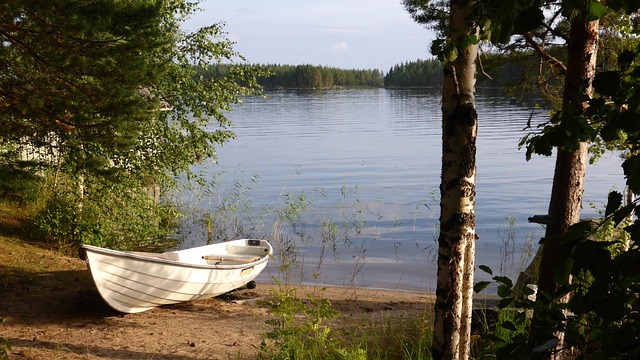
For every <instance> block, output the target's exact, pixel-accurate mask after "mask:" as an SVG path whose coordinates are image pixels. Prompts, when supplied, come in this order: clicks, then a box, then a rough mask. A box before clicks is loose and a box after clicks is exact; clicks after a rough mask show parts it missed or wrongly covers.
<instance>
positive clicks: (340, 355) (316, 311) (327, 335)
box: [259, 284, 367, 360]
mask: <svg viewBox="0 0 640 360" xmlns="http://www.w3.org/2000/svg"><path fill="white" fill-rule="evenodd" d="M272 296H273V298H274V299H273V300H270V301H268V302H267V305H268V306H269V307H270V308H271V310H272V311H273V313H274V315H275V316H276V318H275V319H270V320H267V321H266V323H267V324H268V325H271V326H272V327H273V330H271V331H270V332H269V333H267V338H268V339H270V340H273V341H274V343H272V344H269V343H268V342H267V340H265V341H263V342H262V346H261V348H260V356H259V358H261V359H344V360H347V359H362V360H364V359H366V358H367V357H366V351H364V350H363V349H360V348H357V347H355V348H347V347H343V346H341V344H340V343H339V342H338V338H336V336H335V335H334V333H333V332H332V331H331V329H330V327H329V326H328V325H326V324H325V322H326V321H328V320H330V319H332V318H334V317H336V316H337V315H338V312H337V311H336V310H334V309H333V308H332V307H331V302H330V301H329V300H327V299H323V300H319V299H316V298H314V297H313V296H311V295H308V299H307V300H308V301H307V302H306V303H305V302H304V301H303V300H302V299H300V298H299V297H297V296H296V294H295V289H286V288H285V287H283V286H282V284H279V289H278V291H275V290H274V291H272Z"/></svg>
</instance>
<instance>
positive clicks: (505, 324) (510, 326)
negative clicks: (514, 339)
mask: <svg viewBox="0 0 640 360" xmlns="http://www.w3.org/2000/svg"><path fill="white" fill-rule="evenodd" d="M500 326H501V327H503V328H505V329H507V330H511V331H518V328H516V326H515V325H514V324H513V323H512V322H511V321H505V322H503V323H502V324H500Z"/></svg>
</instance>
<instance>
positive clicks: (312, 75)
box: [204, 64, 384, 89]
mask: <svg viewBox="0 0 640 360" xmlns="http://www.w3.org/2000/svg"><path fill="white" fill-rule="evenodd" d="M253 66H258V67H260V68H261V69H263V70H264V71H265V72H267V73H268V74H270V75H268V76H265V77H260V78H259V79H258V83H259V84H260V85H262V86H263V87H264V88H266V89H278V88H285V89H300V88H302V89H314V88H315V89H326V88H332V87H336V86H383V85H384V78H383V74H382V72H381V71H380V70H377V69H374V70H357V69H350V70H344V69H338V68H332V67H326V66H314V65H253ZM229 69H230V67H229V65H226V64H216V65H211V66H210V67H209V68H208V69H205V70H204V71H205V75H206V76H213V77H218V76H225V74H228V73H229Z"/></svg>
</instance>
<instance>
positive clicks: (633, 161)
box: [622, 155, 640, 194]
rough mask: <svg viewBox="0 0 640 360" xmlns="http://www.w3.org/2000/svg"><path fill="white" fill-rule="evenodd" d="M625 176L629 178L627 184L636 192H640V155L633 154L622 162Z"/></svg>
mask: <svg viewBox="0 0 640 360" xmlns="http://www.w3.org/2000/svg"><path fill="white" fill-rule="evenodd" d="M622 169H623V170H624V176H625V177H626V178H627V185H628V186H629V189H631V191H633V192H634V193H636V194H637V193H640V157H639V156H638V155H634V156H631V157H630V158H628V159H627V160H625V161H624V162H623V163H622Z"/></svg>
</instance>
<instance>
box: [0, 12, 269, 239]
mask: <svg viewBox="0 0 640 360" xmlns="http://www.w3.org/2000/svg"><path fill="white" fill-rule="evenodd" d="M196 11H198V3H197V2H191V1H186V0H154V1H140V0H132V1H124V2H123V1H118V0H96V1H90V2H84V1H76V0H59V1H55V2H52V3H50V4H47V6H43V5H42V2H41V1H36V0H8V1H5V2H4V3H3V4H2V5H0V67H1V68H2V69H3V72H2V74H1V75H0V144H2V145H1V146H2V149H1V150H2V151H0V167H3V168H5V167H7V168H10V169H11V171H10V172H9V173H11V172H17V171H26V172H36V171H38V170H50V171H53V172H54V173H55V175H54V179H56V181H55V182H54V184H57V183H58V179H62V178H68V179H73V180H71V181H73V182H75V187H76V189H75V190H71V189H69V192H68V194H67V195H69V196H70V197H69V198H68V199H67V200H65V201H68V202H69V203H70V204H74V203H75V204H78V203H79V204H82V205H80V207H81V208H82V209H83V210H82V211H78V212H77V214H75V215H74V216H72V217H73V218H74V219H73V220H71V221H72V222H75V223H73V224H71V226H70V228H71V230H72V231H71V230H70V233H74V234H76V235H77V234H79V233H82V232H83V231H82V227H81V226H79V222H82V221H87V220H88V218H89V217H90V216H89V214H90V211H89V209H91V204H92V202H94V201H95V202H96V203H95V204H97V201H98V199H104V200H105V201H107V200H109V199H110V200H109V201H114V199H118V198H121V197H123V196H131V197H132V199H129V200H131V201H129V202H127V204H130V203H133V202H139V201H140V199H142V198H143V197H141V196H135V195H133V194H134V193H136V192H140V191H143V188H144V187H146V186H149V185H153V184H163V185H171V183H172V179H173V178H174V177H173V175H174V174H177V173H181V172H189V169H190V166H191V165H192V164H194V163H196V162H198V161H201V160H204V159H206V158H213V159H215V156H216V152H215V147H216V146H217V145H218V144H222V143H224V142H226V141H228V140H229V139H230V138H232V137H233V132H232V131H231V125H232V124H231V123H230V122H229V121H228V120H227V118H226V117H225V113H226V111H229V110H230V109H231V106H232V105H233V104H237V103H239V102H241V99H242V96H244V95H249V94H257V93H260V91H261V88H260V86H259V85H258V84H257V81H256V79H257V77H258V76H260V75H261V74H262V72H261V71H260V70H259V69H257V68H255V67H251V66H247V65H245V64H243V63H244V62H245V59H244V58H243V57H242V56H240V55H239V54H238V53H237V52H235V51H234V50H233V43H232V42H231V41H230V40H228V39H227V38H226V33H225V32H224V28H223V26H224V24H212V25H210V26H207V27H204V28H202V29H199V30H197V31H195V32H192V33H188V32H184V31H183V30H182V29H181V21H182V20H183V19H185V18H188V17H189V16H191V15H193V14H194V13H195V12H196ZM217 63H225V64H227V65H229V66H231V71H229V72H228V73H227V74H226V75H225V76H222V77H216V78H205V77H204V76H203V74H202V72H201V71H200V70H201V69H202V68H203V67H205V66H209V65H212V64H217ZM29 152H36V153H39V154H43V155H42V156H37V157H32V158H29V159H24V158H22V157H21V155H20V154H22V153H29ZM25 160H28V161H25ZM38 174H42V171H40V172H38ZM125 183H126V184H127V185H126V186H125V187H126V188H128V190H127V191H124V192H122V191H120V190H114V189H115V188H118V187H121V186H123V184H125ZM53 190H54V193H53V195H52V196H53V197H54V198H58V201H59V200H60V198H61V197H63V196H62V195H63V194H62V188H60V187H59V186H56V187H54V189H53ZM109 191H115V193H114V194H112V196H111V197H110V196H107V195H106V194H108V192H109ZM65 196H66V195H65ZM51 204H53V202H52V203H51ZM72 207H73V206H71V208H72ZM95 209H98V210H96V211H98V212H99V213H100V215H96V216H98V218H99V217H101V216H102V217H105V218H108V217H109V215H107V214H106V213H105V212H107V211H115V210H116V209H122V208H121V207H119V206H112V205H108V206H105V205H104V204H103V205H101V206H97V205H96V207H95ZM52 211H53V210H52ZM73 213H74V212H73V211H67V214H73ZM148 213H149V211H148V209H147V208H145V209H144V210H142V211H140V212H139V213H138V214H137V216H141V217H144V216H145V214H148ZM123 217H126V218H132V216H123ZM43 223H54V222H53V221H51V219H49V220H48V221H44V222H43ZM92 226H93V225H92ZM95 226H96V227H98V228H100V229H94V230H93V231H92V232H89V233H100V234H102V235H100V236H103V235H104V234H105V233H106V232H109V231H113V230H114V229H105V227H104V226H102V225H97V224H96V225H95ZM118 231H121V230H118ZM76 235H74V236H76ZM78 236H79V235H78ZM100 236H98V237H100Z"/></svg>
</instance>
